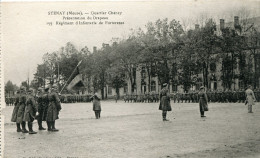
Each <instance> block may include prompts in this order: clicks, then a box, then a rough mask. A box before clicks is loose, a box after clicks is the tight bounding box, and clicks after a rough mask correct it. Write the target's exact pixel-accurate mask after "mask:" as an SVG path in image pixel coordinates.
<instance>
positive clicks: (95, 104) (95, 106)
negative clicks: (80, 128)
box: [91, 93, 101, 119]
mask: <svg viewBox="0 0 260 158" xmlns="http://www.w3.org/2000/svg"><path fill="white" fill-rule="evenodd" d="M91 100H93V111H94V112H95V116H96V119H100V113H101V104H100V100H101V97H99V95H98V93H95V94H94V95H93V96H92V97H91Z"/></svg>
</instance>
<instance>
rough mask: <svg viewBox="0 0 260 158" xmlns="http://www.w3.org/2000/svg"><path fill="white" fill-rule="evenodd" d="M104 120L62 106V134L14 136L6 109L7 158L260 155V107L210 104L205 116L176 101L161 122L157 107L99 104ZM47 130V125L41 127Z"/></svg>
mask: <svg viewBox="0 0 260 158" xmlns="http://www.w3.org/2000/svg"><path fill="white" fill-rule="evenodd" d="M101 105H102V112H101V119H99V120H96V119H95V115H94V112H93V111H92V103H73V104H62V110H61V112H60V119H59V120H57V122H56V128H58V129H59V130H60V131H59V132H48V131H38V125H37V122H36V121H34V124H33V128H34V130H35V131H37V132H38V133H37V134H35V135H29V134H22V133H17V132H16V125H15V124H14V123H11V121H10V117H11V113H12V110H13V106H8V107H6V108H5V109H4V110H3V111H2V114H3V115H4V116H5V131H4V138H5V139H4V143H5V146H4V157H5V158H18V157H24V158H69V157H70V158H72V157H73V158H81V157H86V158H169V157H170V158H173V157H192V158H193V157H213V158H214V157H226V158H228V157H255V158H256V157H260V150H259V149H260V103H256V105H255V106H253V112H254V113H247V107H246V106H245V105H244V103H210V104H209V110H210V111H208V112H206V113H205V115H206V116H207V117H206V118H201V117H200V114H199V105H198V103H173V102H172V109H173V111H172V112H169V113H168V115H167V118H168V119H169V120H170V121H166V122H163V121H162V116H161V111H159V110H158V105H159V103H124V102H123V101H118V102H117V103H115V101H114V100H108V101H101ZM43 124H44V127H46V124H45V122H44V123H43Z"/></svg>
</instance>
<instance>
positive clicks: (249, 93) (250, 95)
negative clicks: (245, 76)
mask: <svg viewBox="0 0 260 158" xmlns="http://www.w3.org/2000/svg"><path fill="white" fill-rule="evenodd" d="M246 101H247V105H248V113H253V111H252V106H253V105H255V101H256V98H255V95H254V92H253V90H252V86H251V85H249V86H248V88H247V90H246Z"/></svg>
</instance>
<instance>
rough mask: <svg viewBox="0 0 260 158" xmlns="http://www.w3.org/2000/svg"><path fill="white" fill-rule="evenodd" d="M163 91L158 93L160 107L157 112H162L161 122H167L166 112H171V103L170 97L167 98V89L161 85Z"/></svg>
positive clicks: (165, 85) (164, 85)
mask: <svg viewBox="0 0 260 158" xmlns="http://www.w3.org/2000/svg"><path fill="white" fill-rule="evenodd" d="M163 87H164V88H163V89H162V90H161V92H160V106H159V110H162V117H163V121H168V120H167V119H166V115H167V111H171V110H172V108H171V102H170V96H169V90H168V88H167V84H166V83H164V84H163Z"/></svg>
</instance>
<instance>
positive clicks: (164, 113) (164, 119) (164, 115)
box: [162, 111, 169, 121]
mask: <svg viewBox="0 0 260 158" xmlns="http://www.w3.org/2000/svg"><path fill="white" fill-rule="evenodd" d="M162 116H163V121H169V120H167V119H166V116H167V112H166V111H163V113H162Z"/></svg>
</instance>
